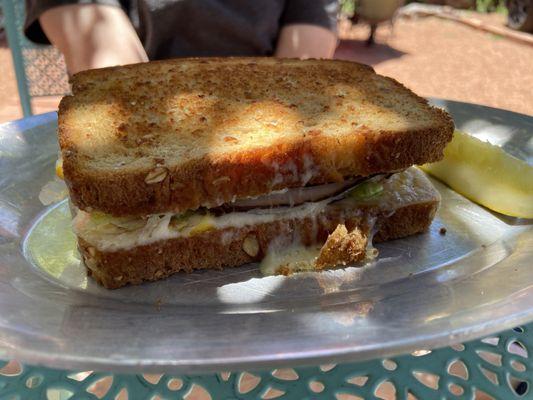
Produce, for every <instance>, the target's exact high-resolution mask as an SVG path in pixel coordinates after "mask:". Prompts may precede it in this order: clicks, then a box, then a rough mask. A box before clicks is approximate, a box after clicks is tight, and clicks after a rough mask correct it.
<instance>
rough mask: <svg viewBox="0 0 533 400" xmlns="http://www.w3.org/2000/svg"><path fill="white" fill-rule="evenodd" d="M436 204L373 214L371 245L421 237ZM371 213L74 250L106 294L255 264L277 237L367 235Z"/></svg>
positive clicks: (330, 213) (329, 214)
mask: <svg viewBox="0 0 533 400" xmlns="http://www.w3.org/2000/svg"><path fill="white" fill-rule="evenodd" d="M438 204H439V201H438V199H435V200H428V201H425V202H421V203H413V204H409V205H405V206H403V207H401V208H399V209H397V210H396V211H395V212H394V213H391V212H390V211H382V212H379V213H378V214H376V215H375V217H376V220H375V227H377V231H376V233H375V235H374V239H373V241H374V243H379V242H384V241H387V240H392V239H397V238H401V237H405V236H409V235H413V234H416V233H420V232H424V231H425V230H427V229H428V227H429V225H430V224H431V221H432V219H433V217H434V215H435V213H436V211H437V208H438ZM371 214H372V211H371V210H367V212H363V213H361V209H352V210H351V212H350V210H348V212H347V210H335V208H329V209H327V211H326V213H325V214H323V215H322V216H321V217H320V218H318V219H317V220H316V221H317V222H318V224H317V223H316V222H314V221H313V220H312V219H311V218H305V219H291V220H278V221H275V222H272V223H265V224H258V225H255V226H246V227H240V228H227V229H223V230H213V231H207V232H204V233H201V234H197V235H194V236H192V237H187V238H176V239H169V240H164V241H159V242H155V243H152V244H149V245H144V246H138V247H134V248H132V249H128V250H118V251H100V250H98V249H97V248H95V247H93V246H91V244H89V243H87V242H86V241H85V240H83V239H82V238H78V247H79V250H80V253H81V255H82V258H83V260H84V264H85V266H86V267H87V272H88V274H89V275H90V276H92V277H93V278H94V279H95V280H96V282H98V283H99V284H100V285H102V286H104V287H106V288H107V289H116V288H119V287H122V286H125V285H128V284H140V283H143V282H146V281H156V280H160V279H163V278H166V277H168V276H170V275H172V274H174V273H176V272H180V271H182V272H192V271H194V270H199V269H222V268H227V267H237V266H240V265H243V264H246V263H250V262H254V261H259V260H261V259H262V258H263V257H264V255H265V253H266V252H267V250H268V248H269V246H270V245H271V244H272V242H274V241H276V240H279V238H280V237H282V238H284V237H285V238H286V240H287V242H288V243H290V241H291V240H292V238H294V237H297V238H298V239H299V240H301V242H302V244H304V245H311V244H314V243H324V242H325V241H326V239H327V237H328V235H329V234H330V233H331V232H333V231H334V230H335V229H336V227H337V226H338V225H339V224H345V225H346V226H347V227H348V228H349V229H350V230H354V229H355V228H356V227H361V228H362V230H363V231H367V230H368V226H367V225H368V224H367V222H366V221H367V219H366V217H368V216H369V215H371ZM228 238H229V239H228ZM324 267H325V266H324V265H323V266H321V268H324ZM330 267H332V265H330Z"/></svg>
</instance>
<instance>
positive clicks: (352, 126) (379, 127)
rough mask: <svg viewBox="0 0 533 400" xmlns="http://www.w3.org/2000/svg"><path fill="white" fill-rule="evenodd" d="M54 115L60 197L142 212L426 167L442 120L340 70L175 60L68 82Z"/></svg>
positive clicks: (421, 104) (408, 97) (441, 142)
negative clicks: (66, 194)
mask: <svg viewBox="0 0 533 400" xmlns="http://www.w3.org/2000/svg"><path fill="white" fill-rule="evenodd" d="M72 91H73V95H72V96H66V97H65V98H63V100H62V101H61V104H60V106H59V143H60V146H61V151H62V157H63V169H64V175H65V180H66V182H67V185H68V187H69V190H70V195H71V199H72V201H73V202H74V204H75V205H76V206H78V207H79V208H81V209H84V210H88V211H91V210H99V211H103V212H107V213H110V214H113V215H117V216H118V215H141V214H153V213H162V212H169V211H175V212H180V211H184V210H187V209H195V208H198V207H200V206H208V207H214V206H216V205H219V204H222V203H225V202H228V201H231V200H233V199H235V198H243V197H250V196H257V195H261V194H265V193H268V192H270V191H272V190H279V189H283V188H287V187H297V186H303V185H306V184H323V183H329V182H334V181H340V180H343V179H344V178H346V177H353V176H367V175H370V174H374V173H380V172H390V171H396V170H400V169H403V168H406V167H408V166H410V165H413V164H422V163H426V162H433V161H437V160H439V159H440V158H441V157H442V152H443V149H444V147H445V145H446V143H447V142H449V141H450V140H451V137H452V133H453V129H454V126H453V122H452V120H451V119H450V117H449V116H448V114H447V113H445V112H444V111H442V110H440V109H437V108H434V107H431V106H429V105H428V103H427V101H426V100H424V99H422V98H420V97H418V96H417V95H415V94H414V93H413V92H411V91H410V90H408V89H406V88H405V87H404V86H402V85H401V84H400V83H398V82H396V81H395V80H393V79H390V78H386V77H383V76H380V75H377V74H376V73H375V72H374V71H373V69H372V68H370V67H368V66H365V65H361V64H356V63H352V62H345V61H325V60H306V61H300V60H278V59H273V58H224V59H220V58H206V59H176V60H168V61H159V62H150V63H145V64H135V65H128V66H123V67H113V68H104V69H99V70H90V71H86V72H82V73H79V74H76V75H74V77H73V80H72Z"/></svg>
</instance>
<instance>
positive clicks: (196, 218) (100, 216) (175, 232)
mask: <svg viewBox="0 0 533 400" xmlns="http://www.w3.org/2000/svg"><path fill="white" fill-rule="evenodd" d="M438 198H439V194H438V192H437V191H436V190H435V188H434V187H433V185H432V184H431V182H430V181H429V180H428V178H427V177H426V176H425V175H424V174H423V173H422V172H421V171H420V170H418V169H416V168H409V169H407V170H405V171H403V172H399V173H395V174H393V175H391V176H385V175H378V176H374V177H371V178H368V179H365V180H350V181H344V182H341V183H334V184H328V185H321V186H314V187H305V188H298V189H290V190H288V189H285V190H283V191H277V192H274V193H271V194H270V195H268V196H261V197H257V198H253V199H239V200H236V201H234V202H232V203H227V204H225V205H223V206H221V207H217V208H214V209H207V208H203V209H198V210H194V211H192V210H191V211H187V212H184V213H179V214H176V213H166V214H154V215H148V216H144V217H113V216H111V215H108V214H104V213H101V212H92V213H88V212H85V211H81V210H80V211H78V212H77V214H76V217H75V218H74V221H73V224H74V231H75V233H76V234H77V235H78V236H80V237H81V238H83V239H84V240H85V241H86V242H88V243H90V244H91V245H92V246H95V247H96V248H98V249H99V250H100V251H117V250H124V249H130V248H134V247H137V246H141V245H148V244H151V243H154V242H157V241H160V240H168V239H174V238H186V237H190V236H193V235H198V234H201V233H204V232H207V231H210V230H224V229H227V228H243V227H246V226H254V225H258V224H262V223H271V222H274V221H278V220H291V219H304V218H318V217H319V216H320V215H321V214H323V212H324V211H325V209H326V208H327V207H336V208H337V209H338V210H341V211H342V210H344V209H346V210H348V209H349V210H352V212H353V210H354V209H357V211H358V212H360V213H361V214H362V215H363V214H365V213H366V214H369V213H370V214H372V213H379V212H385V213H393V212H394V211H395V210H396V209H398V208H400V207H404V206H406V205H410V204H416V203H424V202H428V201H434V200H435V199H438ZM369 210H371V211H369ZM228 232H229V234H231V230H228ZM227 240H228V242H229V241H230V240H231V237H228V238H227Z"/></svg>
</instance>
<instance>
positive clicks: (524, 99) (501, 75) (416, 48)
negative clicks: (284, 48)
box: [0, 13, 533, 123]
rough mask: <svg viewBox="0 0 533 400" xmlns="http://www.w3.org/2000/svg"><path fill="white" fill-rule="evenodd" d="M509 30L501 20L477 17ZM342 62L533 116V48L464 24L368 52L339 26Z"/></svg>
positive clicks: (13, 110) (7, 77)
mask: <svg viewBox="0 0 533 400" xmlns="http://www.w3.org/2000/svg"><path fill="white" fill-rule="evenodd" d="M472 16H474V17H476V18H481V19H482V20H483V21H485V22H487V23H490V24H493V25H498V26H503V25H504V22H505V17H504V16H503V15H500V14H485V15H482V14H475V13H472ZM339 34H340V38H341V41H340V44H339V48H338V50H337V52H336V58H340V59H346V60H354V61H359V62H363V63H367V64H370V65H372V66H373V67H374V68H375V70H376V71H377V72H378V73H380V74H384V75H388V76H391V77H394V78H395V79H397V80H398V81H400V82H402V83H403V84H404V85H406V86H407V87H409V88H411V89H412V90H414V91H415V92H416V93H418V94H420V95H423V96H433V97H443V98H447V99H452V100H461V101H466V102H472V103H480V104H484V105H489V106H492V107H499V108H504V109H508V110H512V111H516V112H521V113H524V114H530V115H531V114H533V45H528V44H525V43H520V42H517V41H513V40H511V39H508V38H505V37H502V36H498V35H494V34H490V33H486V32H483V31H480V30H477V29H474V28H471V27H469V26H465V25H462V24H459V23H457V22H453V21H448V20H443V19H439V18H436V17H425V18H417V19H407V18H401V19H398V20H397V21H396V22H395V24H394V27H393V29H392V30H391V27H390V26H389V25H388V24H384V25H382V26H380V27H379V29H378V32H377V40H376V44H375V45H374V46H373V47H370V48H368V47H366V46H365V45H364V41H365V39H366V36H367V34H368V27H367V26H366V25H365V24H358V25H355V26H351V24H350V23H348V22H347V21H342V22H341V23H340V24H339ZM0 77H1V78H0V93H1V94H2V95H1V96H0V123H1V122H6V121H10V120H13V119H17V118H21V117H22V113H21V111H20V106H19V103H18V94H17V89H16V82H15V75H14V71H13V66H12V61H11V55H10V52H9V49H8V48H7V44H6V42H5V38H4V39H3V40H1V41H0ZM58 102H59V97H42V98H37V99H34V100H33V106H34V112H35V113H42V112H46V111H52V110H56V109H57V104H58Z"/></svg>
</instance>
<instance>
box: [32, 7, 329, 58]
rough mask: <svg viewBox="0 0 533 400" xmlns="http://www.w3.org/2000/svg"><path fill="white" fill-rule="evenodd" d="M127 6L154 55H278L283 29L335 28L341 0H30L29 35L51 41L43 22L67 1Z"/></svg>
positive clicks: (126, 8) (149, 53) (142, 38)
mask: <svg viewBox="0 0 533 400" xmlns="http://www.w3.org/2000/svg"><path fill="white" fill-rule="evenodd" d="M88 3H90V4H94V3H96V4H107V5H113V6H116V7H122V8H123V9H124V11H125V12H126V13H127V15H128V16H129V18H130V20H131V21H132V23H133V26H134V27H135V29H136V30H137V33H138V35H139V37H140V39H141V42H142V43H143V45H144V48H145V49H146V52H147V53H148V57H149V58H150V59H164V58H170V57H202V56H269V55H272V54H273V52H274V50H275V46H276V42H277V38H278V34H279V31H280V29H281V28H282V27H283V26H284V25H290V24H299V23H303V24H312V25H317V26H322V27H324V28H327V29H330V30H333V31H334V30H335V26H336V11H337V2H336V1H335V0H160V1H158V0H26V9H27V17H26V22H25V33H26V36H27V37H28V38H29V39H30V40H32V41H35V42H38V43H49V42H48V39H47V38H46V35H45V34H44V32H43V30H42V29H41V26H40V24H39V20H38V18H39V16H40V15H41V14H42V13H43V12H44V11H46V10H48V9H50V8H53V7H56V6H59V5H65V4H88Z"/></svg>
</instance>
